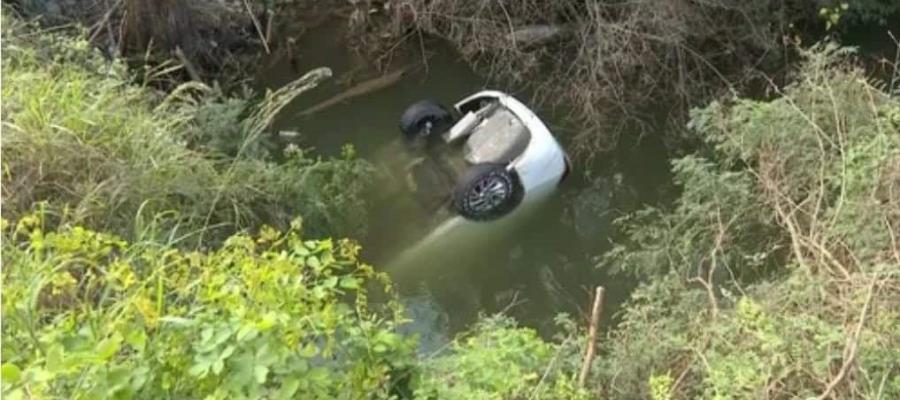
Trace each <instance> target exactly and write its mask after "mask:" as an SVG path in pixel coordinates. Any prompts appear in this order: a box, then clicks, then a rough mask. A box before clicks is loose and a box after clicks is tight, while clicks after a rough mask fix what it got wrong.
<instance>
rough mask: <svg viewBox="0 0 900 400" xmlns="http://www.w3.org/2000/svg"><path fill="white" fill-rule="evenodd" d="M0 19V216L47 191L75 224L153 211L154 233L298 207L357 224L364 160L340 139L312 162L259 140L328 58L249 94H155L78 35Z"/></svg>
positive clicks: (310, 220)
mask: <svg viewBox="0 0 900 400" xmlns="http://www.w3.org/2000/svg"><path fill="white" fill-rule="evenodd" d="M4 22H5V24H4V29H5V31H4V41H3V54H4V56H3V75H4V85H3V93H2V94H3V100H4V101H3V115H4V117H3V124H4V127H3V138H2V146H3V177H2V179H3V180H2V184H3V188H4V207H3V215H4V217H6V218H8V219H17V218H18V217H20V216H22V215H25V214H27V213H29V212H30V211H32V210H33V208H34V205H35V204H37V203H39V202H45V203H46V204H47V205H48V206H49V207H50V208H51V209H52V210H55V211H57V214H58V215H61V216H64V217H65V218H66V219H67V220H69V221H71V222H73V223H78V224H83V225H85V226H88V227H92V228H97V229H102V230H106V231H111V232H115V233H117V234H120V235H123V236H125V237H135V235H137V234H138V233H139V232H138V231H139V230H141V229H142V226H141V223H140V222H141V221H142V220H143V219H149V218H150V217H149V216H159V215H163V213H166V214H165V215H167V217H166V218H165V222H160V221H157V224H163V225H165V226H164V227H162V228H163V229H161V230H162V231H168V230H169V229H168V228H172V227H175V226H177V227H179V231H180V233H181V234H186V233H192V232H193V233H196V232H201V231H202V232H203V233H204V234H203V235H198V236H196V237H197V238H203V237H205V238H213V239H218V240H221V239H223V238H224V237H226V236H227V235H228V233H230V232H233V231H235V230H237V229H241V228H245V227H253V226H259V225H261V224H264V223H267V224H271V225H275V226H278V227H282V228H283V227H286V226H287V225H288V223H289V222H290V221H291V220H293V219H295V218H296V217H298V216H300V217H302V218H304V220H305V221H306V222H307V223H306V224H305V225H306V227H307V228H308V229H309V230H310V232H311V233H318V234H323V235H324V234H329V235H331V234H333V235H337V236H347V235H351V236H357V235H362V234H364V232H365V204H364V202H363V200H362V197H361V193H362V191H363V190H364V189H365V187H364V185H363V183H362V182H364V181H365V179H363V177H365V176H367V174H368V173H369V170H370V168H369V167H368V165H367V164H366V163H364V162H362V161H360V160H357V159H355V158H354V156H353V152H352V149H348V150H347V151H346V152H345V157H342V158H335V159H324V160H323V159H318V158H316V157H314V156H311V155H309V154H307V153H306V152H304V151H300V150H296V149H295V150H294V151H289V152H287V153H286V154H284V155H280V154H278V156H279V158H283V159H285V160H286V161H285V162H281V163H275V162H273V161H272V160H273V159H274V157H272V156H270V152H269V151H268V150H266V148H265V146H264V144H265V143H266V135H265V129H266V127H267V126H268V123H269V122H270V120H271V118H272V116H274V114H276V113H277V112H278V110H280V108H281V107H283V106H284V105H285V104H286V103H287V102H288V101H290V100H291V99H292V98H294V97H295V96H297V95H299V94H300V93H302V92H303V91H305V90H308V89H310V88H312V87H314V86H315V84H316V83H317V82H318V81H319V80H320V79H323V78H324V77H327V76H328V74H329V72H328V70H327V69H319V70H314V71H312V72H311V73H310V74H307V75H306V76H304V77H302V78H300V79H298V80H297V81H295V82H293V83H292V84H289V85H288V86H287V87H285V88H282V89H280V90H279V91H277V92H275V93H270V94H268V95H267V96H265V98H264V99H262V100H261V101H260V102H259V103H258V104H251V103H249V102H248V101H247V100H243V99H231V98H227V97H224V96H222V95H217V94H215V92H214V91H213V90H212V89H210V88H207V87H205V86H202V85H198V84H188V85H186V86H182V87H180V88H178V89H176V90H175V91H174V92H173V93H170V94H168V95H165V94H161V93H158V92H155V91H153V90H152V89H150V88H148V87H145V86H137V85H134V84H132V83H131V79H130V78H129V75H128V72H127V71H126V69H125V67H124V66H123V65H122V64H121V63H120V62H118V61H109V60H106V59H104V58H103V57H101V56H100V55H99V54H98V52H97V51H95V50H93V49H92V48H91V46H90V45H89V44H88V42H87V41H86V40H85V39H84V38H83V37H81V36H75V37H71V36H63V35H58V34H49V33H42V32H36V31H34V29H33V28H32V27H30V26H27V25H24V24H22V23H19V22H17V21H15V20H12V19H10V18H5V21H4ZM173 210H174V211H173ZM154 218H155V217H154Z"/></svg>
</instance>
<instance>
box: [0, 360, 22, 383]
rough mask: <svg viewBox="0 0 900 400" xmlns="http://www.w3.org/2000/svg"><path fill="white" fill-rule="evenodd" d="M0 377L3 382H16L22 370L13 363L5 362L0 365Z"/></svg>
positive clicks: (20, 376)
mask: <svg viewBox="0 0 900 400" xmlns="http://www.w3.org/2000/svg"><path fill="white" fill-rule="evenodd" d="M0 378H2V379H3V383H7V384H14V383H17V382H19V379H21V378H22V370H21V369H19V367H17V366H16V365H15V364H9V363H5V364H3V365H2V366H0Z"/></svg>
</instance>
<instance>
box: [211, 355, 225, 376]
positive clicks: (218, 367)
mask: <svg viewBox="0 0 900 400" xmlns="http://www.w3.org/2000/svg"><path fill="white" fill-rule="evenodd" d="M223 368H225V362H224V361H222V359H221V358H220V359H218V360H216V361H215V362H213V365H212V372H213V374H216V375H219V374H220V373H221V372H222V369H223Z"/></svg>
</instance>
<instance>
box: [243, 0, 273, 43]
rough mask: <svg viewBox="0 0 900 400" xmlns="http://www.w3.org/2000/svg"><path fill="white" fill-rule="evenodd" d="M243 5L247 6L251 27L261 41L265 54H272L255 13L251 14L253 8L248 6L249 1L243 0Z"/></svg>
mask: <svg viewBox="0 0 900 400" xmlns="http://www.w3.org/2000/svg"><path fill="white" fill-rule="evenodd" d="M244 7H246V8H247V14H249V15H250V21H251V22H253V27H254V28H256V33H257V34H258V35H259V40H261V41H262V44H263V49H265V50H266V54H272V51H271V50H269V39H268V38H267V37H266V34H265V33H263V30H262V26H260V24H259V20H258V19H256V15H254V14H253V8H252V7H250V3H248V2H247V0H244Z"/></svg>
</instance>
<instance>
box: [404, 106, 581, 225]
mask: <svg viewBox="0 0 900 400" xmlns="http://www.w3.org/2000/svg"><path fill="white" fill-rule="evenodd" d="M400 130H401V131H402V133H403V136H404V141H405V142H406V143H407V145H408V147H409V148H410V149H411V150H412V151H413V152H414V153H415V154H416V155H418V157H417V158H416V159H415V161H414V162H413V163H412V164H411V165H409V166H408V168H407V170H408V178H409V179H408V180H409V185H410V187H411V189H412V190H413V192H414V193H415V194H416V196H417V198H418V199H419V200H420V201H421V202H422V204H423V205H424V206H426V207H429V208H433V209H435V210H438V209H449V210H451V211H452V212H453V213H454V214H456V215H457V216H459V217H462V218H464V219H465V220H469V221H479V222H484V221H493V220H497V219H500V218H504V219H506V218H507V217H509V216H510V215H511V214H516V213H518V212H519V210H523V209H526V208H529V207H527V206H528V205H530V204H536V203H538V202H540V201H541V200H544V199H546V198H547V197H549V196H550V195H551V194H552V193H553V192H554V190H555V189H556V187H557V186H558V184H559V183H560V182H561V181H562V180H563V179H565V177H566V176H567V174H568V171H569V169H570V164H569V161H568V158H567V156H566V154H565V152H564V151H563V149H562V147H561V146H560V145H559V142H557V141H556V139H555V138H554V137H553V135H552V134H551V133H550V130H549V129H548V128H547V126H546V125H545V124H544V122H543V121H541V119H540V118H538V117H537V115H535V113H534V112H532V111H531V110H530V109H529V108H528V107H526V106H525V105H524V104H522V103H521V102H520V101H518V100H516V99H515V98H513V97H512V96H510V95H508V94H505V93H502V92H498V91H490V90H489V91H482V92H478V93H475V94H473V95H471V96H469V97H467V98H465V99H463V100H461V101H459V102H458V103H456V104H455V105H454V110H453V111H450V110H448V109H447V108H445V107H444V106H442V105H440V104H439V103H437V102H434V101H430V100H423V101H419V102H417V103H414V104H412V105H411V106H409V107H408V108H407V109H406V111H405V112H404V113H403V115H402V116H401V118H400ZM448 206H449V207H448Z"/></svg>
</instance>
